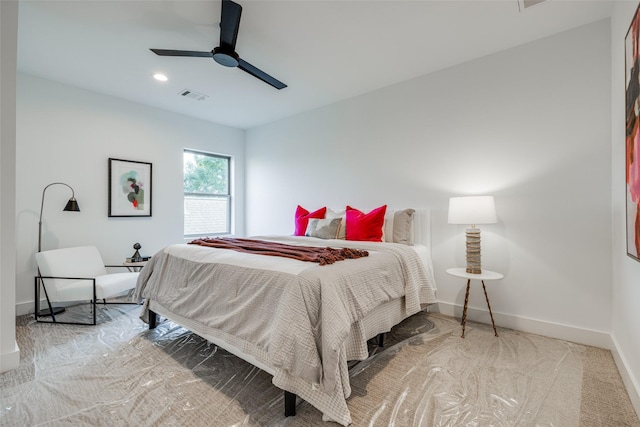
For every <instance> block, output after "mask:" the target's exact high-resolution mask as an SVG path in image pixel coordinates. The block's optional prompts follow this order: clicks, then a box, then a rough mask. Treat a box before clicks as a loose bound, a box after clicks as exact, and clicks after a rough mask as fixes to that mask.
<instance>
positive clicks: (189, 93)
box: [180, 89, 209, 101]
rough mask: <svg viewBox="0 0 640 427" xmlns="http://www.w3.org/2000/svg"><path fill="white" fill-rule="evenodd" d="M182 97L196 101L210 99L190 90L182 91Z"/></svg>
mask: <svg viewBox="0 0 640 427" xmlns="http://www.w3.org/2000/svg"><path fill="white" fill-rule="evenodd" d="M180 95H182V96H184V97H186V98H191V99H195V100H196V101H204V100H205V99H207V98H208V97H209V96H208V95H205V94H203V93H198V92H194V91H192V90H189V89H185V90H183V91H181V92H180Z"/></svg>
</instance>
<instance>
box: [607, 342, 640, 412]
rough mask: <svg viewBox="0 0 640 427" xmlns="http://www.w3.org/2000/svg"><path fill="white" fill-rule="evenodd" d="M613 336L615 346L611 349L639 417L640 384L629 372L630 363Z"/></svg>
mask: <svg viewBox="0 0 640 427" xmlns="http://www.w3.org/2000/svg"><path fill="white" fill-rule="evenodd" d="M611 338H612V340H611V341H612V343H613V348H612V349H611V354H612V355H613V360H615V362H616V365H617V366H618V371H619V372H620V376H621V377H622V382H623V383H624V386H625V387H626V388H627V394H628V395H629V399H631V403H632V404H633V408H634V409H635V410H636V414H638V418H640V384H638V382H637V381H636V380H635V379H634V378H633V376H632V375H630V374H629V372H630V370H629V369H628V366H629V365H628V364H627V359H626V358H625V357H624V356H623V355H622V353H621V352H620V351H619V347H618V342H617V341H616V338H615V337H611Z"/></svg>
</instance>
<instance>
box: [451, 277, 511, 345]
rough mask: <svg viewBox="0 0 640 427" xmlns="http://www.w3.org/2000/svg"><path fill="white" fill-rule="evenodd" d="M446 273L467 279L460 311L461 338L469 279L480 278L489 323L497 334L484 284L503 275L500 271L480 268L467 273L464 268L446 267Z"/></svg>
mask: <svg viewBox="0 0 640 427" xmlns="http://www.w3.org/2000/svg"><path fill="white" fill-rule="evenodd" d="M447 274H450V275H452V276H456V277H462V278H463V279H467V292H466V293H465V296H464V310H463V311H462V322H461V323H462V338H464V328H465V324H466V323H467V307H468V305H469V288H470V286H471V280H472V279H473V280H480V282H482V289H483V290H484V297H485V298H486V300H487V307H489V315H490V316H491V324H492V325H493V332H494V333H495V334H496V336H498V331H497V330H496V323H495V322H494V321H493V312H492V311H491V304H489V295H487V288H486V287H485V286H484V281H485V280H500V279H502V278H503V277H504V275H503V274H501V273H496V272H495V271H489V270H482V273H478V274H474V273H467V270H466V269H465V268H448V269H447Z"/></svg>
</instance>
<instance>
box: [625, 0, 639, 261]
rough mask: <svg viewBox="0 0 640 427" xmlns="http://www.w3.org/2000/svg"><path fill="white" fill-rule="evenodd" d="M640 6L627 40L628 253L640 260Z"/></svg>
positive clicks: (626, 153)
mask: <svg viewBox="0 0 640 427" xmlns="http://www.w3.org/2000/svg"><path fill="white" fill-rule="evenodd" d="M639 52H640V6H639V7H638V8H637V9H636V11H635V13H634V14H633V19H632V20H631V26H630V27H629V31H628V32H627V36H626V37H625V95H626V96H625V98H626V102H625V104H626V110H625V113H626V138H625V141H626V147H625V168H626V171H625V176H626V189H625V192H626V199H627V201H626V206H627V209H626V210H627V254H628V255H629V256H630V257H632V258H635V259H636V260H638V261H640V258H639V254H640V117H639V116H640V58H639V56H640V55H639Z"/></svg>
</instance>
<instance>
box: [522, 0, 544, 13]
mask: <svg viewBox="0 0 640 427" xmlns="http://www.w3.org/2000/svg"><path fill="white" fill-rule="evenodd" d="M544 1H545V0H518V7H519V8H520V12H524V10H525V9H528V8H530V7H531V6H535V5H537V4H539V3H542V2H544Z"/></svg>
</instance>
